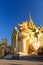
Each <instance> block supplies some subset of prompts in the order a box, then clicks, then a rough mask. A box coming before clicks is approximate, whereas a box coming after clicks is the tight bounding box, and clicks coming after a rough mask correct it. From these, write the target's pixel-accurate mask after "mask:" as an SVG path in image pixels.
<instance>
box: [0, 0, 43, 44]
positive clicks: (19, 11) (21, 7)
mask: <svg viewBox="0 0 43 65" xmlns="http://www.w3.org/2000/svg"><path fill="white" fill-rule="evenodd" d="M30 13H31V15H32V19H33V21H34V23H35V24H36V25H37V26H39V25H42V26H43V0H0V40H1V39H2V38H7V39H8V44H11V34H12V32H13V28H14V26H17V24H19V23H20V22H23V21H26V20H28V19H29V14H30Z"/></svg>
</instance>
